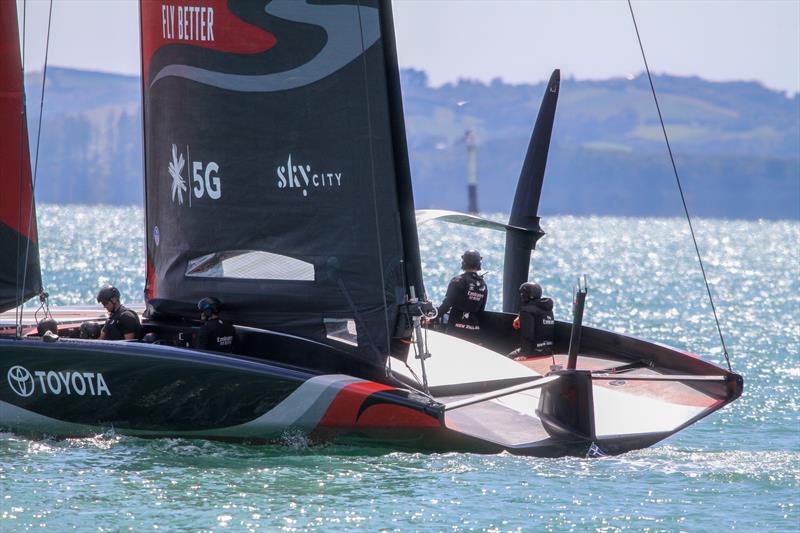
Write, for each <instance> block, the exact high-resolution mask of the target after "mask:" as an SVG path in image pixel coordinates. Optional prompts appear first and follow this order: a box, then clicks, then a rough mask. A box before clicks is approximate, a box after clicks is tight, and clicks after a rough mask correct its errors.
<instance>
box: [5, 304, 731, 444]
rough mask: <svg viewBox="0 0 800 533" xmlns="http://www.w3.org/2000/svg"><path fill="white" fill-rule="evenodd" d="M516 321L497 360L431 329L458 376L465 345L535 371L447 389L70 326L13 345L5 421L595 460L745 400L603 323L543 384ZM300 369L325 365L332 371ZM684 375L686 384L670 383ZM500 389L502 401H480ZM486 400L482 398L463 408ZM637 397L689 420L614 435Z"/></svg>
mask: <svg viewBox="0 0 800 533" xmlns="http://www.w3.org/2000/svg"><path fill="white" fill-rule="evenodd" d="M511 318H513V315H507V314H502V313H490V314H489V319H488V320H487V328H486V329H485V335H486V337H485V339H484V343H485V344H486V345H487V346H488V347H489V348H491V349H493V350H494V351H491V350H489V349H486V348H482V347H477V346H475V345H471V344H469V343H465V342H464V341H460V340H453V339H452V338H451V337H447V336H445V335H441V334H436V333H435V332H431V333H430V336H431V338H432V339H433V340H436V339H438V340H437V341H436V342H444V343H452V342H456V343H460V344H456V345H455V346H450V347H449V348H448V347H447V346H442V347H440V348H439V349H438V350H436V351H434V358H438V360H439V361H442V360H447V358H449V357H453V358H454V359H453V360H454V363H453V365H452V368H453V369H455V368H456V366H457V365H458V364H461V363H462V362H464V361H467V360H469V358H470V357H472V356H471V355H469V354H464V353H462V352H463V351H464V350H467V351H468V350H477V351H478V352H476V353H477V355H479V356H480V357H482V358H484V360H483V363H486V364H488V365H490V366H496V365H501V366H502V365H506V367H507V368H510V369H511V371H512V372H511V374H513V373H514V372H516V370H515V369H521V370H523V371H524V372H527V374H519V375H511V374H509V375H508V376H506V377H504V378H503V379H498V380H493V379H490V378H488V377H481V379H479V380H470V379H469V378H464V379H463V380H462V382H459V383H455V384H450V385H437V384H436V383H435V382H433V383H432V387H431V394H432V395H426V394H424V393H422V392H420V391H419V389H420V388H421V387H420V386H419V384H418V383H414V382H413V380H410V379H409V378H408V377H407V376H406V377H404V376H401V375H399V374H397V372H388V373H387V372H386V371H385V370H384V372H383V374H381V372H380V371H379V369H376V368H374V367H371V366H369V365H361V366H359V365H356V366H351V367H348V368H347V370H348V372H342V371H339V372H335V371H331V370H332V367H333V368H335V367H336V365H337V364H338V363H337V357H336V353H335V352H331V351H329V350H328V349H327V348H325V347H322V346H321V345H319V344H318V343H315V342H314V341H308V340H305V339H301V338H298V337H293V336H288V335H283V334H279V333H274V332H267V331H264V330H255V329H252V328H238V338H239V346H240V348H242V349H243V350H245V352H246V353H247V354H248V355H247V356H244V355H228V354H219V353H212V352H203V351H198V350H192V349H188V348H184V347H178V346H170V345H165V344H148V343H143V342H104V341H94V340H82V339H75V338H66V337H67V336H68V335H70V334H74V333H75V332H76V331H77V324H76V323H72V324H64V325H62V328H61V330H60V333H62V337H61V338H59V339H58V340H57V341H55V342H45V341H44V340H43V339H40V338H38V337H28V338H23V339H15V338H13V337H11V336H0V427H2V428H6V429H10V430H12V431H14V432H17V433H21V434H27V435H32V436H45V435H46V436H53V437H84V436H92V435H96V434H98V433H103V432H105V431H109V430H112V431H113V432H115V433H116V434H120V435H131V436H138V437H144V438H158V437H182V438H202V439H218V440H226V441H242V442H251V443H268V442H276V441H281V440H282V439H284V438H285V437H287V436H290V437H293V436H296V435H297V434H298V433H299V434H302V435H305V436H307V437H308V438H309V440H310V441H311V442H315V441H334V442H339V443H352V444H357V445H371V446H377V447H385V448H389V449H397V450H414V451H419V450H424V451H472V452H480V453H497V452H500V451H508V452H510V453H514V454H520V455H533V456H542V457H558V456H564V455H574V456H586V455H587V454H590V455H591V454H592V453H593V451H596V450H598V449H599V450H601V452H602V453H605V454H618V453H624V452H627V451H630V450H634V449H639V448H644V447H647V446H651V445H652V444H654V443H656V442H658V441H660V440H662V439H664V438H666V437H668V436H669V435H671V434H673V433H675V432H676V431H679V430H680V429H682V428H684V427H686V426H688V425H690V424H692V423H693V422H695V421H697V420H699V419H700V418H703V417H705V416H707V415H708V414H710V413H712V412H714V411H716V410H717V409H719V408H721V407H723V406H724V405H726V404H727V403H729V402H731V401H733V400H734V399H736V398H737V397H738V396H739V395H740V394H741V388H742V382H741V377H739V376H737V375H735V374H731V373H727V372H725V371H724V370H722V369H720V368H718V367H716V366H714V365H711V364H709V363H705V362H703V361H701V360H699V359H697V358H695V357H693V356H691V355H688V354H683V353H681V352H678V351H676V350H673V349H671V348H668V347H665V346H662V345H658V344H654V343H649V342H646V341H641V340H638V339H634V338H631V337H626V336H623V335H619V334H615V333H611V332H604V331H601V330H595V329H592V328H584V333H583V349H582V354H581V356H580V358H579V363H580V364H579V370H577V371H574V372H560V373H556V374H557V377H553V378H541V376H542V375H545V374H547V373H548V371H549V366H550V364H551V360H550V358H547V359H546V360H529V361H526V362H525V363H524V364H523V365H518V364H517V363H512V362H510V360H508V359H506V358H504V357H502V356H500V355H499V353H503V352H504V351H506V349H507V348H508V347H509V346H513V344H514V343H515V342H516V341H515V339H514V337H513V334H509V333H508V332H509V331H511V329H510V320H511ZM506 322H508V324H506ZM145 329H146V330H147V331H150V332H154V333H157V334H158V336H159V337H160V338H161V341H159V342H162V341H163V342H169V343H172V344H174V343H176V342H179V339H181V338H188V337H189V336H190V335H191V331H192V325H191V324H188V325H187V324H168V323H155V322H147V323H146V324H145ZM503 332H505V334H503ZM568 336H569V327H568V325H567V324H562V323H559V324H558V325H557V328H556V348H557V349H558V350H561V352H562V354H561V355H558V356H557V358H563V357H565V354H564V352H565V350H563V346H561V345H562V344H564V343H565V342H566V340H565V339H567V338H568ZM267 358H268V359H267ZM612 359H613V361H612V363H611V364H613V366H614V367H616V368H618V369H623V370H622V373H620V374H618V375H616V376H617V377H618V378H619V379H614V380H609V378H608V376H607V375H606V374H604V370H603V368H604V365H606V366H607V365H608V364H609V361H610V360H612ZM289 361H302V362H305V363H309V362H314V361H316V362H317V364H316V367H317V368H315V369H311V368H310V367H302V366H297V365H292V364H288V362H289ZM474 361H476V363H475V364H479V363H480V362H481V359H479V358H478V359H475V360H474ZM481 364H482V363H481ZM508 365H511V366H510V367H509V366H508ZM592 365H594V367H595V368H590V367H592ZM526 367H527V368H526ZM582 367H583V368H582ZM628 367H630V368H628ZM529 369H530V370H529ZM625 372H627V373H625ZM642 372H645V374H642ZM648 373H649V374H648ZM665 374H667V375H666V376H665ZM674 374H680V375H681V376H683V377H682V378H681V379H677V380H670V379H667V380H664V379H663V378H669V375H674ZM520 376H522V377H520ZM525 376H527V377H525ZM536 376H539V377H536ZM604 376H605V377H604ZM648 376H655V377H653V378H651V377H648ZM429 377H431V379H432V380H434V381H435V380H436V379H437V378H436V376H433V375H432V376H429ZM637 379H639V380H644V381H635V380H637ZM538 380H542V382H543V384H542V385H541V386H540V385H539V383H538ZM658 380H661V381H658ZM609 381H611V382H612V385H611V386H609V385H608V383H609ZM545 382H546V383H545ZM620 383H622V384H623V385H621V386H620ZM515 387H516V388H520V387H521V389H520V390H517V389H515ZM637 387H638V388H637ZM493 391H494V392H493ZM487 394H488V395H495V394H496V395H497V396H493V397H492V398H489V399H482V398H480V396H481V395H487ZM626 395H630V396H626ZM659 395H660V397H659V398H657V401H656V400H653V399H652V398H653V397H654V396H659ZM471 398H477V400H476V401H475V402H474V403H473V404H471V405H467V406H464V407H457V408H453V406H454V405H455V404H458V403H459V402H461V403H463V402H464V401H465V400H466V401H467V402H470V401H471V400H470V399H471ZM620 398H621V399H622V400H620ZM630 398H632V399H636V398H640V399H642V398H643V400H642V401H645V402H646V401H649V402H651V403H652V402H655V403H653V407H652V409H653V411H652V413H650V414H652V415H653V416H666V417H668V418H669V417H672V418H674V422H672V423H671V425H666V426H664V427H661V426H658V425H655V426H654V425H653V424H649V425H648V424H647V417H643V421H642V423H643V425H642V426H641V427H642V428H644V429H643V430H642V431H637V429H636V428H637V426H636V423H630V424H628V425H627V426H625V427H621V426H619V424H616V423H613V422H612V423H611V424H610V425H609V423H608V420H614V419H615V418H616V417H615V416H614V411H615V410H620V409H621V410H622V411H624V410H625V409H626V405H627V404H629V403H630V402H629V401H628V399H630ZM648 398H649V399H648ZM514 402H517V405H515V404H514ZM520 402H522V403H520ZM659 413H661V414H659ZM664 413H666V414H664Z"/></svg>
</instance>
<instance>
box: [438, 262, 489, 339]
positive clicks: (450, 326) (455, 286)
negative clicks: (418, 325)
mask: <svg viewBox="0 0 800 533" xmlns="http://www.w3.org/2000/svg"><path fill="white" fill-rule="evenodd" d="M461 259H462V268H464V269H474V270H477V269H479V268H480V261H481V257H480V254H479V253H478V252H477V251H474V250H468V251H466V252H464V255H463V256H462V258H461ZM488 295H489V290H488V287H487V286H486V282H485V281H484V280H483V277H482V276H481V275H480V274H478V273H477V272H474V271H471V270H467V271H466V272H462V273H461V274H459V275H458V276H455V277H454V278H453V279H451V280H450V284H449V285H448V286H447V294H446V295H445V297H444V301H443V302H442V305H440V306H439V316H440V317H443V316H444V314H445V313H450V318H449V320H448V322H447V327H446V329H445V332H447V333H450V334H452V335H455V336H458V337H465V338H471V337H475V336H477V333H478V332H480V329H481V324H480V319H481V314H482V312H483V309H484V308H485V307H486V300H487V297H488Z"/></svg>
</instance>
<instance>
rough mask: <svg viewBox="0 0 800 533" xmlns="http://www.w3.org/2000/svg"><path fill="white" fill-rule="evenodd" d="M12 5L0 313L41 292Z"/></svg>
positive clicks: (2, 124) (3, 18) (0, 55)
mask: <svg viewBox="0 0 800 533" xmlns="http://www.w3.org/2000/svg"><path fill="white" fill-rule="evenodd" d="M25 121H26V114H25V96H24V87H23V83H22V62H21V57H20V49H19V32H18V29H17V4H16V2H0V161H2V164H0V312H2V311H7V310H9V309H12V308H14V307H16V306H18V305H20V304H22V303H23V302H24V301H26V300H28V299H29V298H31V297H32V296H35V295H36V294H38V293H39V292H41V290H42V276H41V272H40V269H39V245H38V238H37V232H36V211H35V207H34V200H33V188H32V183H31V163H30V152H29V151H28V128H27V124H26V122H25Z"/></svg>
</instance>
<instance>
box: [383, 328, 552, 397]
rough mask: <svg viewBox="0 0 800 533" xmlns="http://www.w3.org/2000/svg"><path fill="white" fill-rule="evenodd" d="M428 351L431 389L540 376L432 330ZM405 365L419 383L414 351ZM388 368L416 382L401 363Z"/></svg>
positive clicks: (507, 359) (417, 360)
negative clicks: (429, 355)
mask: <svg viewBox="0 0 800 533" xmlns="http://www.w3.org/2000/svg"><path fill="white" fill-rule="evenodd" d="M428 350H429V351H430V353H431V357H430V358H428V359H426V360H425V369H426V371H427V374H428V385H429V386H431V387H438V386H442V385H456V384H459V383H482V382H484V381H494V380H500V379H509V378H524V377H530V378H535V377H539V376H540V375H541V374H539V373H537V372H535V371H534V370H531V369H530V368H527V367H526V366H524V365H521V364H519V363H517V362H516V361H514V360H512V359H509V358H508V357H506V356H504V355H500V354H498V353H497V352H493V351H492V350H489V349H487V348H483V347H481V346H478V345H475V344H472V343H470V342H467V341H465V340H462V339H459V338H457V337H452V336H450V335H446V334H444V333H439V332H436V331H432V330H428ZM407 363H408V366H409V367H411V370H413V371H414V373H415V374H416V375H417V377H419V379H422V366H421V362H420V360H419V359H416V358H415V357H414V349H413V347H412V349H411V350H410V352H409V355H408V361H407ZM391 365H392V370H393V371H395V372H397V373H398V374H402V375H404V376H406V377H409V378H411V379H416V378H415V377H414V375H412V373H411V372H410V371H409V369H408V368H407V367H406V365H405V364H404V363H403V362H402V361H400V360H398V359H395V358H394V357H392V358H391Z"/></svg>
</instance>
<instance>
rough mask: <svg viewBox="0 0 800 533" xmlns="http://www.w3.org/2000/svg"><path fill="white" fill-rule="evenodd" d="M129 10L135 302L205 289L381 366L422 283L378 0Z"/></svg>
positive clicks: (163, 309)
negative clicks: (140, 127) (134, 16)
mask: <svg viewBox="0 0 800 533" xmlns="http://www.w3.org/2000/svg"><path fill="white" fill-rule="evenodd" d="M141 21H142V24H141V28H142V74H143V76H142V79H143V85H144V88H143V92H144V119H145V168H146V180H145V182H146V183H145V195H146V231H147V270H148V271H147V281H146V288H145V297H146V300H147V304H148V309H149V312H150V313H152V314H153V315H158V316H182V317H196V316H197V311H196V307H195V304H196V302H197V301H198V300H199V299H200V298H203V297H205V296H216V297H218V298H219V299H220V300H222V302H223V304H224V307H225V314H226V316H227V317H228V318H230V319H232V320H234V321H235V322H237V323H239V324H244V325H252V326H258V327H266V328H269V329H274V330H278V331H283V332H287V333H292V334H297V335H300V336H303V337H308V338H312V339H315V340H318V341H321V342H325V343H327V344H331V345H334V346H337V347H339V348H342V349H345V350H348V351H350V352H351V353H353V354H354V355H355V356H357V357H360V358H361V359H365V360H368V361H373V362H376V363H377V362H380V361H382V360H383V359H384V358H385V357H386V355H387V354H388V351H389V343H390V339H391V336H392V334H393V332H394V329H395V323H396V321H397V318H398V306H399V305H401V304H403V303H405V301H406V298H407V295H408V290H409V287H410V286H414V287H415V290H416V294H417V295H418V296H419V295H422V294H424V288H423V286H422V281H421V275H420V266H419V250H418V247H417V243H416V239H417V235H416V224H415V222H414V213H413V197H412V193H411V185H410V176H409V171H408V161H407V153H406V148H405V142H406V141H405V136H404V127H403V123H402V104H401V103H400V101H399V99H400V92H399V86H398V76H397V64H396V58H395V53H394V42H393V41H394V36H393V33H392V29H391V28H392V22H391V5H390V3H389V2H388V1H385V2H383V1H382V2H377V1H361V2H354V1H341V2H324V1H314V2H305V1H297V0H273V1H271V2H267V1H261V2H236V1H222V0H213V1H212V0H207V1H191V2H182V3H181V4H180V5H178V4H175V3H166V2H164V3H162V2H145V1H143V2H141ZM382 29H383V30H382Z"/></svg>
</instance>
